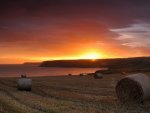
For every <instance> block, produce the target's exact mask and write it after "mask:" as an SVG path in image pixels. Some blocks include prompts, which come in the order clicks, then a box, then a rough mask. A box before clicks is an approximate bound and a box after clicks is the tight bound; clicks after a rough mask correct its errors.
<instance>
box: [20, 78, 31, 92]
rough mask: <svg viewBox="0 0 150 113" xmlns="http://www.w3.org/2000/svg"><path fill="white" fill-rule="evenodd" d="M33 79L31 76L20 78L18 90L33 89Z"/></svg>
mask: <svg viewBox="0 0 150 113" xmlns="http://www.w3.org/2000/svg"><path fill="white" fill-rule="evenodd" d="M31 89H32V80H31V79H29V78H20V79H19V80H18V90H25V91H31Z"/></svg>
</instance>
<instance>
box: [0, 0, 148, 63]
mask: <svg viewBox="0 0 150 113" xmlns="http://www.w3.org/2000/svg"><path fill="white" fill-rule="evenodd" d="M149 5H150V1H149V0H0V63H1V64H7V63H9V64H10V63H23V62H39V61H44V60H59V59H90V58H91V59H94V58H123V57H141V56H150V15H149V13H150V7H149Z"/></svg>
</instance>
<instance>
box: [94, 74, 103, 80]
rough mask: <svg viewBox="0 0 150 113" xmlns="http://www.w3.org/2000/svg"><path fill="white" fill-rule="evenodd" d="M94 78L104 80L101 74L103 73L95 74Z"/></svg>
mask: <svg viewBox="0 0 150 113" xmlns="http://www.w3.org/2000/svg"><path fill="white" fill-rule="evenodd" d="M94 78H95V79H102V78H103V74H101V73H95V74H94Z"/></svg>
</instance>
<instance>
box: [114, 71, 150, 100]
mask: <svg viewBox="0 0 150 113" xmlns="http://www.w3.org/2000/svg"><path fill="white" fill-rule="evenodd" d="M116 94H117V96H118V99H119V100H120V101H121V102H123V103H128V102H135V103H141V102H143V101H144V100H146V99H150V78H149V77H148V76H146V75H145V74H142V73H137V74H131V75H129V76H126V77H125V78H123V79H121V80H120V81H119V82H118V83H117V85H116Z"/></svg>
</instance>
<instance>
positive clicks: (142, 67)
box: [40, 57, 150, 72]
mask: <svg viewBox="0 0 150 113" xmlns="http://www.w3.org/2000/svg"><path fill="white" fill-rule="evenodd" d="M40 66H41V67H79V68H108V69H109V71H110V70H111V71H115V72H116V71H149V70H150V57H134V58H116V59H97V60H95V61H92V60H55V61H44V62H43V63H41V65H40Z"/></svg>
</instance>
